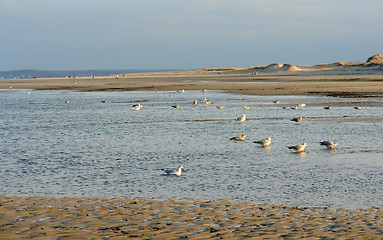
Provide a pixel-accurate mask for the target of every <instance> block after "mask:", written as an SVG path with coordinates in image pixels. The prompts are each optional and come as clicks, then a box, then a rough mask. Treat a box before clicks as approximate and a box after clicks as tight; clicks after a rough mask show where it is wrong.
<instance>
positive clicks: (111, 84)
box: [0, 73, 383, 96]
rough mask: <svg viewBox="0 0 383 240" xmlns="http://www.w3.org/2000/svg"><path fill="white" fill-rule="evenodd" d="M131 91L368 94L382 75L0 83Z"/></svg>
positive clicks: (380, 85) (382, 88)
mask: <svg viewBox="0 0 383 240" xmlns="http://www.w3.org/2000/svg"><path fill="white" fill-rule="evenodd" d="M9 88H12V89H40V90H48V89H49V90H59V89H61V90H80V91H104V90H109V91H123V90H127V91H132V90H201V89H206V90H223V91H228V92H234V93H242V94H252V95H312V94H314V95H334V96H337V95H362V96H363V95H371V94H381V93H383V75H376V74H375V75H372V74H369V75H352V74H350V75H282V74H279V75H278V74H260V75H257V76H251V75H250V74H243V73H238V74H225V75H224V74H221V75H217V74H197V73H193V74H181V73H180V74H173V75H166V74H159V75H145V74H142V75H127V76H126V77H125V78H121V77H120V78H118V79H116V78H115V77H96V78H95V79H91V78H85V77H82V78H76V79H68V78H57V79H18V80H1V81H0V89H9Z"/></svg>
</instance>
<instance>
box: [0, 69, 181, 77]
mask: <svg viewBox="0 0 383 240" xmlns="http://www.w3.org/2000/svg"><path fill="white" fill-rule="evenodd" d="M173 70H174V69H166V70H165V69H164V70H158V69H157V70H135V69H126V70H124V69H121V70H74V71H49V70H14V71H0V79H23V78H34V77H38V78H60V77H68V76H77V77H87V76H92V75H94V76H111V75H116V74H127V73H142V72H166V71H173Z"/></svg>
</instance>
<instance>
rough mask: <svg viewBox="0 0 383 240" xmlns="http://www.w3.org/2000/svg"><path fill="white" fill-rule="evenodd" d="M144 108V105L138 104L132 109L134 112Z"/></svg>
mask: <svg viewBox="0 0 383 240" xmlns="http://www.w3.org/2000/svg"><path fill="white" fill-rule="evenodd" d="M141 108H142V105H141V104H136V105H133V106H132V109H133V110H140V109H141Z"/></svg>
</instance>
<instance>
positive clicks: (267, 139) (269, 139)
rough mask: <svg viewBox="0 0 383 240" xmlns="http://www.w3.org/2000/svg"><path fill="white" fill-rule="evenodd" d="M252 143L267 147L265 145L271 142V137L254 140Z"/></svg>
mask: <svg viewBox="0 0 383 240" xmlns="http://www.w3.org/2000/svg"><path fill="white" fill-rule="evenodd" d="M253 143H257V144H262V147H267V146H269V145H270V143H271V137H268V138H266V139H264V140H260V141H255V142H253Z"/></svg>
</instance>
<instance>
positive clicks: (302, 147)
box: [288, 142, 307, 153]
mask: <svg viewBox="0 0 383 240" xmlns="http://www.w3.org/2000/svg"><path fill="white" fill-rule="evenodd" d="M306 147H307V143H306V142H304V143H303V144H299V145H295V146H290V147H288V148H289V149H294V150H296V151H297V152H298V153H299V152H303V151H304V150H305V148H306Z"/></svg>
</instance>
